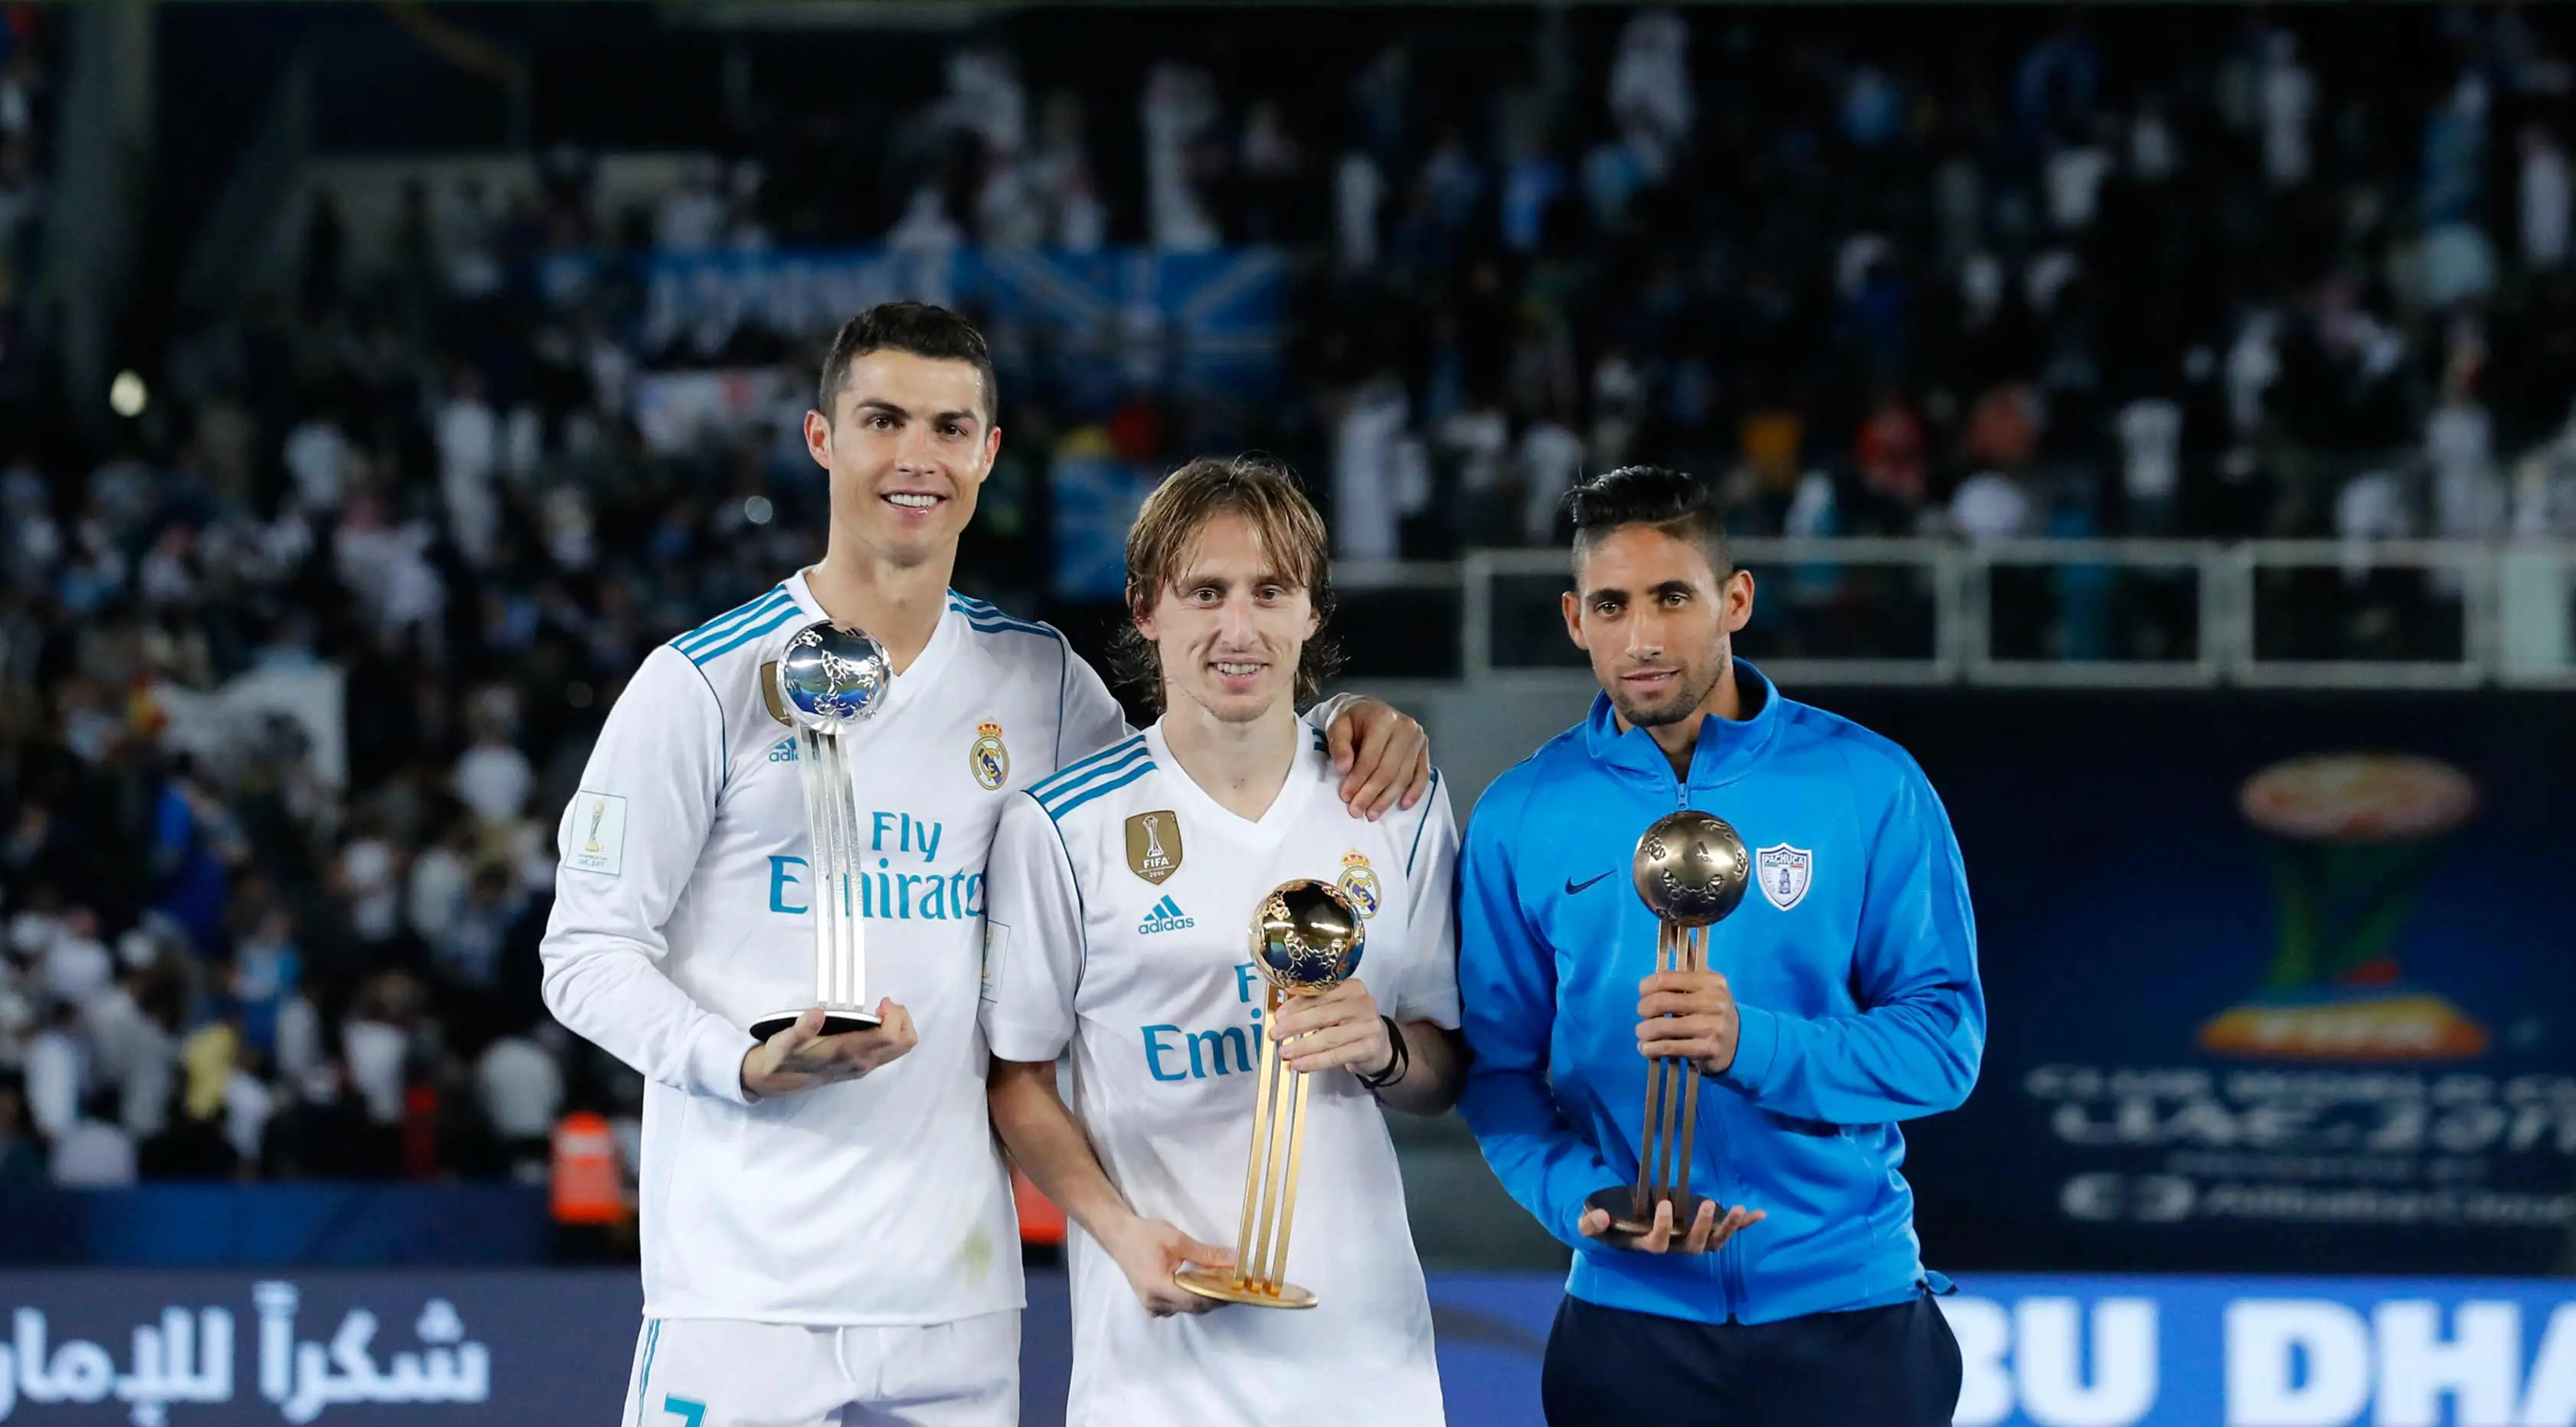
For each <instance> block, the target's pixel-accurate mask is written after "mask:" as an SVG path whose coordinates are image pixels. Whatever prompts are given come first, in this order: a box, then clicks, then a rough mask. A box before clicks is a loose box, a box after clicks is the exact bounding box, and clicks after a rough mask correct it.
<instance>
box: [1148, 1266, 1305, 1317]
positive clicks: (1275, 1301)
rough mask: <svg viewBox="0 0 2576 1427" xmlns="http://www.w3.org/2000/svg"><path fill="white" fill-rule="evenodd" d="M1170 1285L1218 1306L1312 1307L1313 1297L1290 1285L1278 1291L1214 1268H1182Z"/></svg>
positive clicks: (1279, 1288)
mask: <svg viewBox="0 0 2576 1427" xmlns="http://www.w3.org/2000/svg"><path fill="white" fill-rule="evenodd" d="M1172 1282H1174V1283H1177V1284H1179V1285H1180V1286H1181V1287H1183V1288H1186V1289H1188V1290H1189V1291H1190V1292H1192V1293H1195V1294H1197V1295H1198V1296H1199V1297H1201V1298H1213V1299H1216V1300H1217V1301H1219V1302H1221V1303H1240V1304H1242V1305H1243V1306H1244V1307H1246V1308H1312V1307H1314V1306H1315V1295H1314V1294H1313V1293H1311V1292H1309V1291H1308V1290H1306V1289H1303V1288H1299V1287H1298V1286H1297V1285H1295V1284H1293V1283H1283V1284H1281V1285H1279V1287H1278V1289H1277V1291H1275V1292H1274V1291H1272V1290H1269V1289H1265V1288H1260V1287H1257V1286H1255V1285H1253V1284H1248V1283H1244V1282H1241V1281H1239V1280H1238V1279H1236V1278H1235V1276H1234V1275H1233V1274H1230V1273H1218V1272H1217V1271H1215V1270H1213V1269H1204V1268H1185V1269H1182V1270H1180V1271H1179V1272H1178V1273H1175V1274H1173V1275H1172Z"/></svg>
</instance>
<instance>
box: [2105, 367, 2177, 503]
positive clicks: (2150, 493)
mask: <svg viewBox="0 0 2576 1427" xmlns="http://www.w3.org/2000/svg"><path fill="white" fill-rule="evenodd" d="M2118 420H2119V431H2120V494H2121V497H2122V498H2123V500H2125V501H2126V503H2127V507H2128V517H2127V524H2128V528H2129V531H2130V533H2132V534H2136V535H2163V534H2166V533H2168V532H2170V531H2171V530H2172V529H2173V526H2174V509H2175V500H2176V498H2177V497H2178V496H2179V495H2180V494H2181V491H2182V407H2181V406H2180V405H2179V404H2177V403H2175V402H2173V401H2171V400H2169V399H2167V398H2165V397H2161V396H2142V397H2139V398H2138V399H2137V400H2135V401H2132V402H2130V403H2128V404H2127V405H2126V406H2123V407H2121V408H2120V415H2119V419H2118Z"/></svg>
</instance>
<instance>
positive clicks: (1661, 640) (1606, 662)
mask: <svg viewBox="0 0 2576 1427" xmlns="http://www.w3.org/2000/svg"><path fill="white" fill-rule="evenodd" d="M1752 615H1753V576H1752V575H1751V574H1750V573H1748V572H1746V571H1743V570H1735V571H1731V572H1729V573H1727V574H1725V575H1723V576H1721V575H1720V574H1719V573H1718V571H1717V569H1716V568H1715V567H1714V566H1713V565H1712V564H1710V562H1709V556H1708V551H1707V549H1706V548H1705V547H1704V546H1702V545H1701V544H1700V543H1699V542H1697V541H1693V540H1685V539H1681V538H1678V537H1676V536H1674V535H1671V534H1668V533H1666V532H1665V531H1663V530H1660V529H1658V528H1656V527H1654V526H1652V525H1623V526H1621V527H1619V528H1618V529H1616V530H1613V531H1611V532H1610V533H1609V534H1607V535H1604V536H1602V537H1600V538H1599V539H1598V540H1596V541H1593V542H1591V543H1590V544H1589V545H1588V546H1587V547H1586V549H1585V551H1584V554H1583V561H1582V564H1581V566H1580V568H1578V569H1577V570H1576V572H1575V588H1574V589H1573V590H1571V591H1569V592H1568V593H1567V594H1566V596H1565V628H1566V633H1568V634H1570V635H1572V636H1573V638H1574V643H1575V647H1577V648H1579V649H1581V650H1583V651H1584V653H1586V654H1588V655H1590V656H1591V659H1592V673H1593V677H1595V678H1597V679H1599V680H1600V681H1601V688H1602V691H1603V692H1604V693H1607V694H1608V695H1609V696H1610V706H1611V707H1612V708H1613V709H1616V710H1617V711H1618V713H1619V717H1620V718H1622V719H1623V720H1625V721H1626V722H1628V723H1629V724H1630V725H1633V726H1635V727H1638V728H1660V727H1663V726H1665V725H1668V724H1674V723H1679V722H1681V721H1683V720H1685V719H1689V718H1692V717H1694V716H1695V715H1697V714H1699V713H1701V712H1704V711H1705V706H1706V705H1707V704H1708V703H1709V702H1710V699H1711V697H1712V695H1713V693H1714V691H1715V690H1716V688H1717V685H1718V681H1719V680H1720V679H1721V678H1723V677H1724V676H1725V673H1726V667H1727V661H1728V660H1729V659H1730V658H1731V657H1732V656H1733V652H1734V647H1733V641H1734V635H1735V632H1736V631H1737V630H1740V629H1742V628H1743V627H1744V623H1745V621H1746V620H1747V619H1750V618H1751V617H1752Z"/></svg>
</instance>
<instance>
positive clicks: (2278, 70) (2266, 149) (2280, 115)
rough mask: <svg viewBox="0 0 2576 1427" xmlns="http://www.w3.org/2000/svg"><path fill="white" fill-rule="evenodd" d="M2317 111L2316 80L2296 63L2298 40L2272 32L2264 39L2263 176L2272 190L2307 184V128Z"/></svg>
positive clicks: (2280, 32) (2292, 35)
mask: <svg viewBox="0 0 2576 1427" xmlns="http://www.w3.org/2000/svg"><path fill="white" fill-rule="evenodd" d="M2316 107H2317V77H2316V76H2315V75H2314V74H2311V73H2310V72H2309V71H2308V68H2307V66H2305V65H2302V64H2300V63H2299V37H2298V36H2296V35H2294V34H2292V33H2290V32H2289V31H2288V30H2274V31H2272V32H2271V33H2270V34H2269V35H2266V36H2265V37H2264V53H2263V173H2264V176H2265V177H2267V178H2269V179H2270V180H2271V181H2272V186H2273V187H2274V188H2296V187H2298V186H2299V185H2300V184H2303V183H2305V182H2307V181H2308V169H2309V166H2310V162H2311V160H2310V157H2309V151H2308V124H2309V120H2310V117H2311V116H2312V115H2313V114H2314V113H2315V112H2316Z"/></svg>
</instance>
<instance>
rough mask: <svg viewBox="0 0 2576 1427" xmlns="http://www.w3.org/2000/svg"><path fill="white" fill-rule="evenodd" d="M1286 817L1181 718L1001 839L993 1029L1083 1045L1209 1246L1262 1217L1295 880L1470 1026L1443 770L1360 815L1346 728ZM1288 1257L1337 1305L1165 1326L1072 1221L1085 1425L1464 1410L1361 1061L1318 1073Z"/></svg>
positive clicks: (1129, 1186) (1148, 1158)
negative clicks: (1179, 746) (1418, 793)
mask: <svg viewBox="0 0 2576 1427" xmlns="http://www.w3.org/2000/svg"><path fill="white" fill-rule="evenodd" d="M1299 738H1300V740H1301V745H1302V746H1301V748H1300V750H1299V755H1298V760H1297V763H1296V766H1295V767H1294V768H1293V769H1292V770H1291V772H1290V773H1289V776H1288V781H1287V784H1286V786H1285V787H1283V788H1282V789H1281V791H1280V794H1279V797H1278V799H1277V800H1276V801H1275V802H1274V803H1273V804H1272V805H1271V807H1270V809H1269V811H1268V812H1267V813H1265V814H1264V815H1263V816H1262V817H1261V818H1260V820H1258V821H1247V820H1246V819H1244V818H1241V817H1239V816H1237V815H1235V814H1234V813H1232V812H1229V811H1227V810H1226V809H1224V808H1222V807H1220V806H1219V805H1218V804H1217V803H1216V801H1215V800H1214V799H1213V798H1210V797H1209V796H1208V795H1207V794H1206V793H1205V792H1204V791H1202V790H1201V789H1200V788H1199V786H1198V785H1197V784H1196V783H1194V782H1192V781H1191V780H1190V777H1189V775H1188V774H1187V773H1184V772H1183V771H1182V770H1181V767H1180V765H1179V764H1178V763H1177V762H1175V761H1174V760H1173V759H1172V756H1171V751H1170V748H1169V747H1168V745H1166V744H1165V743H1164V741H1163V735H1162V729H1161V726H1160V725H1157V726H1155V727H1154V728H1152V729H1148V730H1147V731H1145V732H1144V733H1141V734H1137V735H1135V736H1133V737H1131V738H1128V739H1126V740H1125V741H1123V742H1121V743H1119V744H1118V745H1116V746H1115V747H1113V748H1110V749H1107V750H1105V751H1103V752H1101V753H1098V754H1095V755H1093V756H1092V757H1090V758H1087V759H1083V760H1080V761H1078V762H1075V763H1072V764H1069V765H1068V766H1067V767H1066V768H1065V770H1064V771H1063V772H1061V773H1059V774H1057V775H1056V776H1054V777H1052V778H1049V779H1046V780H1044V781H1042V782H1039V783H1036V784H1033V785H1032V786H1031V787H1030V788H1029V790H1028V792H1027V793H1026V794H1025V795H1022V796H1015V797H1013V798H1011V799H1009V806H1008V807H1007V808H1006V809H1005V810H1004V811H1003V814H1002V826H1001V830H1000V832H999V833H997V834H996V835H995V839H994V843H993V853H992V864H991V865H992V879H993V881H992V887H993V892H992V900H991V903H990V906H989V909H988V911H987V913H986V917H987V923H986V925H987V936H986V953H985V955H986V971H985V988H984V1010H983V1016H984V1026H985V1031H986V1035H987V1037H988V1038H989V1040H990V1042H991V1044H992V1047H993V1053H994V1054H995V1055H997V1056H1000V1057H1002V1058H1003V1059H1006V1060H1018V1061H1048V1060H1054V1059H1056V1058H1057V1056H1058V1055H1059V1054H1061V1053H1062V1052H1063V1051H1064V1050H1065V1049H1066V1047H1067V1046H1068V1045H1069V1046H1070V1047H1071V1048H1072V1052H1073V1055H1072V1060H1073V1080H1074V1101H1075V1104H1074V1109H1075V1112H1076V1114H1077V1115H1078V1116H1079V1117H1080V1119H1081V1121H1082V1123H1083V1125H1084V1127H1085V1129H1086V1131H1087V1132H1088V1133H1089V1135H1090V1138H1091V1143H1092V1145H1093V1147H1094V1149H1095V1150H1096V1151H1097V1153H1098V1154H1099V1156H1100V1162H1101V1166H1102V1167H1103V1168H1104V1169H1106V1170H1107V1171H1108V1174H1109V1178H1110V1180H1111V1181H1112V1182H1113V1183H1115V1184H1116V1185H1117V1186H1118V1188H1119V1190H1120V1192H1121V1193H1123V1194H1124V1195H1125V1196H1126V1198H1127V1202H1128V1204H1129V1205H1131V1206H1132V1207H1133V1208H1134V1209H1135V1210H1136V1211H1137V1212H1138V1213H1140V1214H1144V1215H1146V1216H1147V1217H1150V1218H1157V1219H1163V1220H1167V1221H1169V1222H1170V1223H1172V1224H1174V1225H1177V1226H1178V1227H1179V1228H1181V1229H1182V1230H1183V1231H1184V1232H1186V1233H1188V1234H1190V1235H1191V1236H1192V1237H1194V1238H1197V1239H1199V1240H1201V1241H1203V1242H1206V1243H1211V1244H1222V1245H1229V1246H1231V1245H1232V1244H1233V1243H1234V1242H1235V1238H1236V1235H1237V1233H1238V1231H1239V1230H1240V1228H1241V1223H1242V1213H1243V1189H1244V1164H1245V1157H1246V1154H1247V1152H1248V1150H1249V1148H1250V1145H1251V1139H1252V1114H1253V1102H1254V1099H1255V1090H1256V1080H1255V1073H1254V1072H1255V1061H1254V1057H1255V1054H1256V1052H1257V1049H1258V1047H1259V1044H1260V1042H1259V1040H1258V1039H1257V1037H1259V1036H1260V1035H1261V1034H1262V1033H1263V1020H1262V1018H1263V1005H1264V1002H1265V1000H1266V998H1267V994H1268V987H1267V983H1265V982H1264V981H1263V980H1262V979H1261V976H1260V974H1259V973H1258V972H1257V971H1256V970H1255V969H1254V967H1253V963H1252V959H1251V935H1250V929H1251V925H1252V918H1253V913H1254V910H1255V908H1256V907H1257V906H1258V905H1259V904H1260V902H1261V900H1262V899H1263V898H1264V897H1266V896H1267V895H1268V894H1269V892H1270V890H1271V889H1272V888H1273V887H1276V886H1278V885H1279V884H1280V883H1281V882H1284V881H1287V880H1289V879H1290V878H1293V877H1314V878H1319V879H1321V880H1324V881H1327V882H1334V883H1337V884H1339V885H1340V886H1341V888H1342V889H1343V890H1344V891H1345V892H1346V893H1348V894H1349V895H1350V897H1351V898H1352V900H1353V901H1354V902H1355V903H1356V904H1357V905H1358V907H1359V908H1360V910H1361V912H1362V913H1363V915H1364V916H1365V918H1366V921H1365V923H1364V925H1365V927H1366V938H1365V940H1364V941H1363V942H1362V945H1361V959H1360V965H1359V968H1358V972H1357V975H1358V979H1359V980H1361V981H1362V982H1364V983H1366V984H1367V986H1368V988H1369V990H1370V992H1371V994H1372V995H1374V996H1375V997H1376V998H1377V1002H1378V1004H1379V1006H1380V1008H1381V1009H1383V1010H1384V1011H1386V1013H1387V1014H1389V1015H1392V1016H1394V1017H1395V1018H1396V1019H1398V1020H1402V1021H1410V1020H1427V1021H1431V1022H1434V1023H1435V1024H1438V1025H1441V1026H1446V1027H1450V1028H1453V1029H1454V1028H1455V1027H1456V1026H1457V1024H1458V968H1457V946H1456V942H1457V932H1456V921H1455V912H1454V909H1453V907H1452V905H1451V900H1450V889H1451V885H1452V882H1453V879H1454V877H1455V875H1456V863H1457V853H1458V835H1457V829H1456V825H1455V823H1454V822H1453V821H1452V819H1451V816H1450V811H1449V798H1448V793H1447V791H1446V789H1445V788H1443V787H1442V786H1441V785H1440V783H1439V782H1438V781H1437V777H1436V775H1435V779H1434V782H1433V784H1432V787H1431V790H1430V792H1429V793H1428V794H1427V795H1426V796H1425V797H1424V798H1423V800H1422V801H1421V802H1420V803H1417V804H1416V805H1415V806H1414V807H1413V809H1412V810H1410V811H1407V812H1398V813H1394V814H1391V815H1390V816H1388V817H1386V818H1384V819H1381V820H1380V821H1377V822H1368V821H1366V820H1363V819H1359V818H1354V817H1352V816H1351V815H1350V813H1349V811H1348V810H1347V809H1345V808H1344V807H1343V805H1342V803H1341V801H1340V799H1339V797H1338V796H1337V795H1336V792H1335V787H1336V784H1337V782H1338V775H1337V774H1335V773H1334V771H1333V767H1332V764H1331V762H1330V760H1329V759H1328V758H1327V757H1326V755H1325V753H1324V751H1323V747H1322V741H1321V740H1320V738H1315V737H1314V736H1313V735H1312V734H1311V733H1310V732H1308V731H1305V730H1301V731H1300V733H1299ZM1307 1093H1308V1096H1309V1101H1308V1105H1307V1110H1306V1114H1307V1121H1306V1124H1307V1135H1308V1142H1307V1146H1306V1150H1305V1156H1304V1169H1303V1173H1302V1176H1301V1178H1300V1181H1299V1183H1300V1186H1301V1187H1300V1189H1299V1191H1298V1196H1297V1209H1296V1219H1295V1222H1294V1226H1293V1230H1294V1232H1293V1237H1292V1240H1291V1244H1290V1248H1289V1255H1288V1271H1287V1277H1288V1279H1289V1281H1290V1282H1292V1283H1295V1284H1298V1285H1301V1286H1303V1287H1306V1288H1309V1289H1312V1290H1313V1291H1314V1292H1315V1294H1316V1295H1317V1298H1318V1300H1319V1302H1318V1305H1317V1306H1316V1307H1315V1308H1313V1309H1308V1310H1299V1311H1283V1310H1271V1309H1260V1308H1245V1307H1225V1308H1220V1309H1218V1310H1216V1311H1215V1312H1213V1313H1208V1314H1202V1315H1196V1316H1181V1317H1174V1318H1164V1319H1156V1318H1152V1317H1150V1316H1148V1315H1147V1314H1146V1312H1145V1310H1144V1308H1143V1306H1142V1305H1140V1304H1139V1303H1138V1302H1137V1299H1136V1295H1135V1292H1134V1291H1133V1290H1132V1289H1131V1288H1130V1287H1129V1286H1128V1284H1127V1280H1126V1277H1125V1276H1124V1275H1123V1274H1121V1273H1120V1272H1119V1269H1118V1266H1117V1264H1116V1263H1114V1262H1113V1261H1112V1260H1111V1259H1110V1257H1109V1255H1108V1254H1107V1253H1106V1252H1104V1251H1103V1250H1102V1249H1101V1248H1100V1247H1099V1246H1098V1245H1097V1244H1096V1243H1094V1242H1092V1241H1091V1240H1090V1238H1089V1237H1088V1236H1086V1235H1084V1234H1083V1233H1082V1232H1081V1230H1080V1229H1079V1227H1077V1228H1075V1230H1074V1231H1073V1233H1072V1235H1071V1246H1070V1256H1071V1261H1072V1269H1073V1325H1074V1327H1073V1339H1074V1360H1073V1391H1072V1400H1071V1403H1070V1405H1069V1410H1068V1412H1067V1416H1066V1421H1067V1422H1068V1423H1069V1424H1071V1427H1110V1424H1117V1427H1127V1424H1140V1423H1141V1424H1159V1423H1169V1424H1173V1427H1182V1425H1183V1424H1187V1427H1211V1424H1219V1423H1245V1424H1251V1423H1266V1422H1302V1421H1314V1422H1330V1423H1334V1424H1337V1427H1356V1424H1368V1423H1386V1424H1390V1427H1395V1424H1403V1427H1418V1424H1421V1423H1426V1422H1434V1423H1436V1422H1438V1421H1440V1420H1441V1406H1440V1378H1439V1372H1438V1368H1437V1365H1436V1364H1435V1362H1434V1360H1433V1357H1432V1345H1431V1306H1430V1302H1429V1300H1428V1298H1427V1297H1426V1296H1425V1294H1424V1292H1423V1286H1422V1268H1421V1265H1420V1263H1419V1261H1418V1260H1417V1259H1416V1258H1415V1257H1414V1252H1413V1236H1412V1233H1411V1231H1410V1229H1409V1228H1408V1227H1407V1224H1406V1221H1405V1212H1404V1185H1403V1181H1402V1179H1401V1177H1400V1176H1399V1175H1398V1173H1397V1167H1396V1158H1395V1147H1394V1145H1393V1143H1392V1142H1391V1141H1390V1140H1389V1139H1388V1137H1387V1129H1386V1120H1385V1117H1384V1115H1383V1114H1382V1112H1381V1111H1380V1109H1379V1107H1378V1103H1377V1100H1376V1097H1375V1096H1373V1095H1371V1094H1370V1093H1369V1091H1368V1090H1367V1089H1366V1088H1365V1087H1364V1086H1362V1085H1361V1084H1360V1083H1359V1081H1358V1079H1357V1078H1356V1077H1355V1076H1354V1075H1353V1074H1352V1073H1351V1072H1350V1071H1349V1070H1346V1069H1344V1070H1331V1071H1325V1072H1322V1073H1319V1074H1317V1075H1316V1076H1315V1077H1314V1078H1313V1080H1312V1082H1311V1084H1310V1086H1309V1089H1308V1092H1307Z"/></svg>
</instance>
